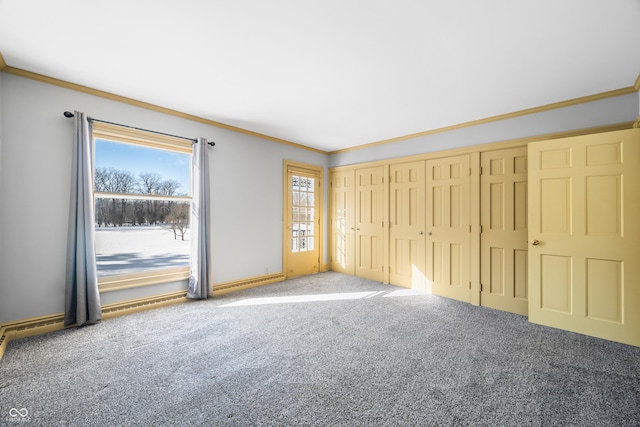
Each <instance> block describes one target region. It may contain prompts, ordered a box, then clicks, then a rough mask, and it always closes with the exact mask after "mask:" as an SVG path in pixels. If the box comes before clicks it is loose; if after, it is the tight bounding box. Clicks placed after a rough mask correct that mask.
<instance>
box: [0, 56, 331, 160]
mask: <svg viewBox="0 0 640 427" xmlns="http://www.w3.org/2000/svg"><path fill="white" fill-rule="evenodd" d="M0 55H1V54H0ZM3 64H4V66H3ZM0 67H1V71H2V72H4V73H7V74H12V75H14V76H19V77H24V78H27V79H31V80H36V81H39V82H42V83H47V84H50V85H54V86H59V87H63V88H65V89H71V90H74V91H77V92H82V93H86V94H89V95H93V96H98V97H100V98H105V99H109V100H112V101H117V102H122V103H123V104H129V105H133V106H136V107H140V108H144V109H147V110H152V111H156V112H159V113H163V114H167V115H170V116H174V117H179V118H181V119H187V120H191V121H194V122H198V123H203V124H205V125H209V126H214V127H217V128H221V129H226V130H230V131H232V132H238V133H242V134H245V135H250V136H254V137H257V138H261V139H266V140H269V141H273V142H277V143H279V144H284V145H289V146H291V147H295V148H302V149H304V150H308V151H313V152H316V153H321V154H328V153H327V152H326V151H323V150H319V149H317V148H313V147H307V146H305V145H302V144H298V143H295V142H291V141H287V140H285V139H281V138H276V137H274V136H269V135H265V134H262V133H258V132H254V131H250V130H247V129H242V128H239V127H236V126H232V125H228V124H225V123H221V122H216V121H214V120H209V119H205V118H203V117H199V116H194V115H192V114H187V113H183V112H181V111H177V110H172V109H170V108H165V107H160V106H158V105H155V104H150V103H148V102H143V101H138V100H136V99H133V98H127V97H125V96H121V95H116V94H113V93H110V92H105V91H102V90H98V89H94V88H91V87H88V86H83V85H79V84H76V83H71V82H68V81H65V80H60V79H56V78H53V77H49V76H45V75H43V74H38V73H34V72H32V71H27V70H23V69H20V68H15V67H11V66H9V65H6V63H5V62H4V60H1V61H0Z"/></svg>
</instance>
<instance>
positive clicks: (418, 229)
mask: <svg viewBox="0 0 640 427" xmlns="http://www.w3.org/2000/svg"><path fill="white" fill-rule="evenodd" d="M424 174H425V162H424V161H421V162H420V161H419V162H411V163H402V164H399V165H391V168H390V174H389V227H390V228H389V246H390V247H389V282H390V283H391V284H392V285H398V286H404V287H406V288H413V289H420V290H426V289H425V283H426V281H425V261H426V255H425V253H426V247H425V233H424V231H425V226H426V220H425V175H424Z"/></svg>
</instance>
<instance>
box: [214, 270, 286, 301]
mask: <svg viewBox="0 0 640 427" xmlns="http://www.w3.org/2000/svg"><path fill="white" fill-rule="evenodd" d="M284 280H285V276H284V273H273V274H266V275H264V276H255V277H249V278H247V279H241V280H234V281H230V282H223V283H218V284H217V285H214V286H213V292H212V295H213V296H219V295H224V294H228V293H231V292H237V291H242V290H244V289H250V288H256V287H258V286H262V285H268V284H270V283H276V282H282V281H284Z"/></svg>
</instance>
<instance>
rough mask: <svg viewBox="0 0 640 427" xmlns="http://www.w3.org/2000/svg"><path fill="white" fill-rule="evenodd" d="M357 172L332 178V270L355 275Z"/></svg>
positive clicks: (345, 172)
mask: <svg viewBox="0 0 640 427" xmlns="http://www.w3.org/2000/svg"><path fill="white" fill-rule="evenodd" d="M354 180H355V172H354V171H353V170H351V171H336V172H333V173H332V176H331V239H332V240H331V269H332V270H333V271H338V272H340V273H345V274H351V275H355V262H354V260H355V216H354V212H355V199H354V197H355V181H354Z"/></svg>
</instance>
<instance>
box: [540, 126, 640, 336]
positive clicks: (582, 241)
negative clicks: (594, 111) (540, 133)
mask: <svg viewBox="0 0 640 427" xmlns="http://www.w3.org/2000/svg"><path fill="white" fill-rule="evenodd" d="M639 194H640V129H633V130H626V131H617V132H607V133H602V134H597V135H588V136H582V137H574V138H565V139H558V140H553V141H542V142H536V143H532V144H529V243H530V245H529V266H530V268H529V320H530V321H531V322H534V323H539V324H543V325H547V326H552V327H556V328H560V329H566V330H569V331H573V332H578V333H582V334H586V335H591V336H595V337H600V338H604V339H608V340H612V341H618V342H622V343H626V344H631V345H636V346H640V221H639V220H638V219H639V218H640V197H639V196H638V195H639Z"/></svg>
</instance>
